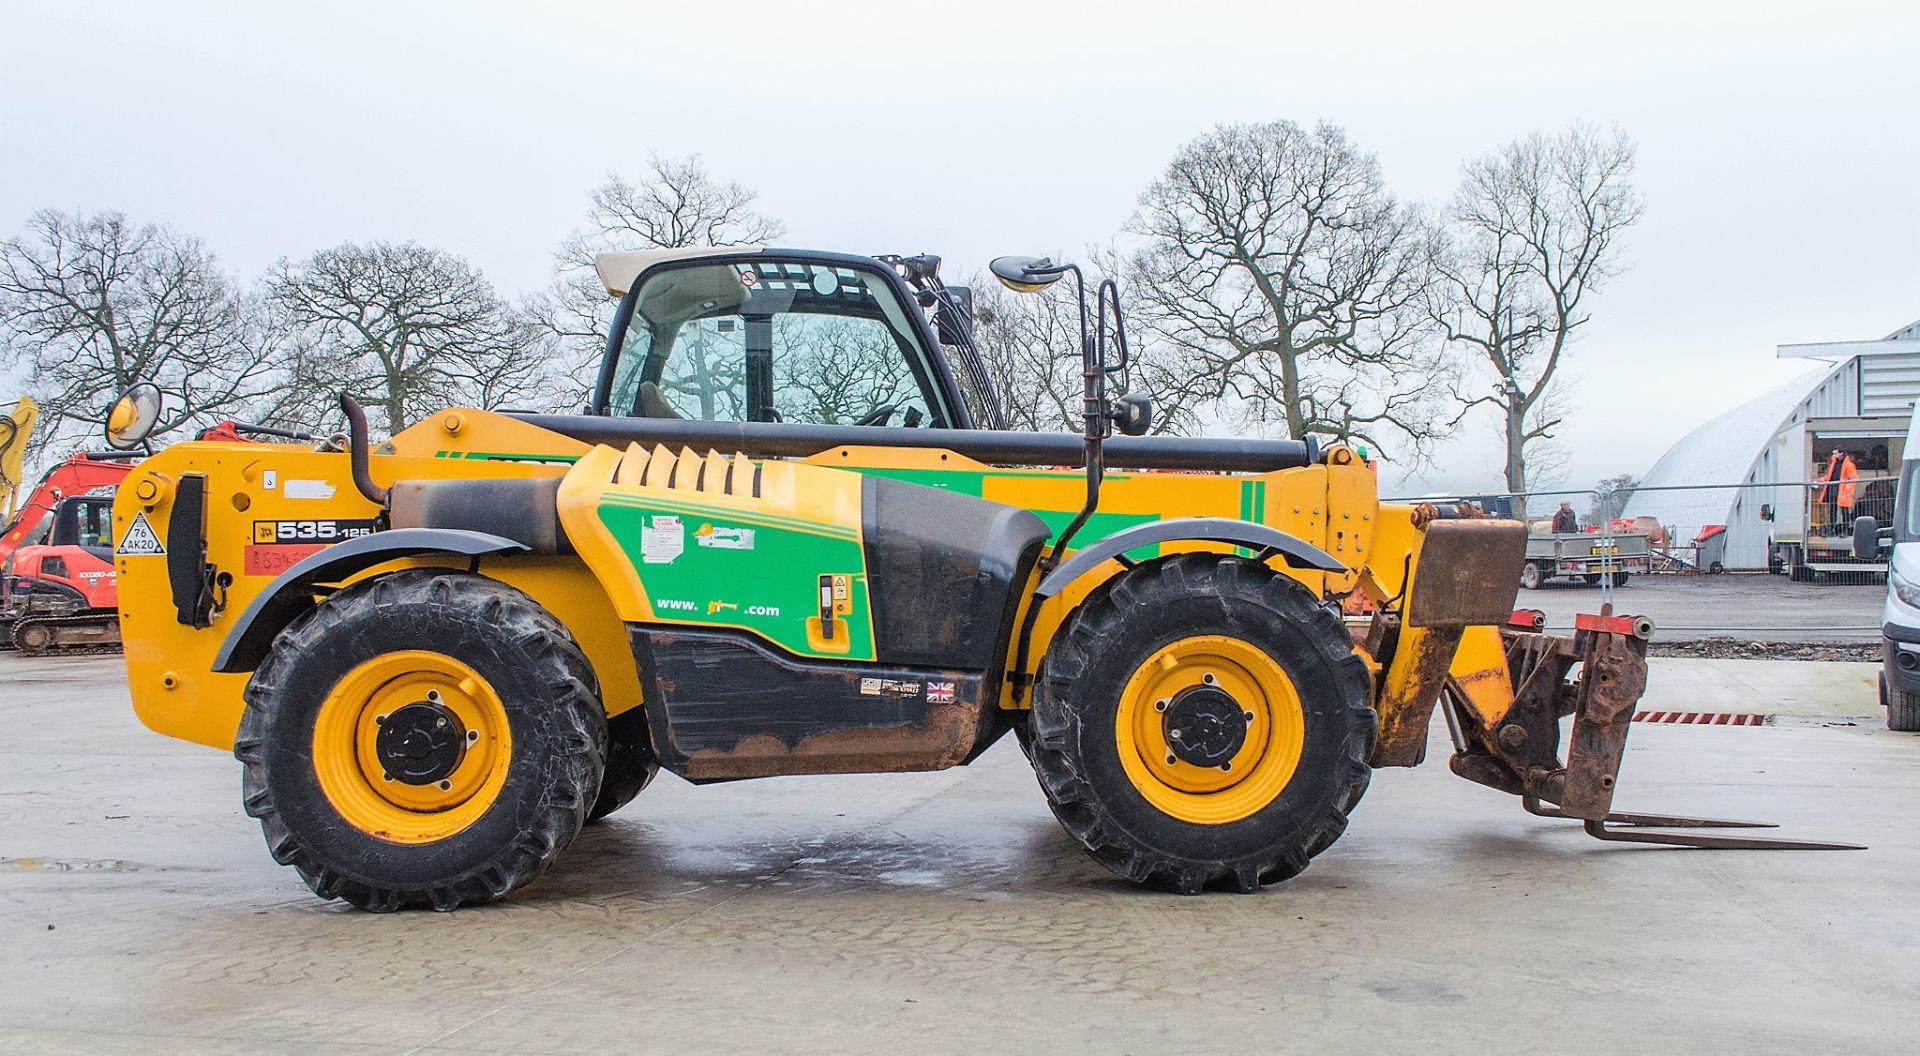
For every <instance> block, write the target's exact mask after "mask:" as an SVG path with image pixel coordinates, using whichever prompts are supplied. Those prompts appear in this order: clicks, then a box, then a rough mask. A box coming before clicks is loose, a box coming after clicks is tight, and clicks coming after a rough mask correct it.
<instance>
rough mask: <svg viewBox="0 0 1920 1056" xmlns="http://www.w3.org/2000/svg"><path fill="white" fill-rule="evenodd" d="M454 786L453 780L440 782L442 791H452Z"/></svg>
mask: <svg viewBox="0 0 1920 1056" xmlns="http://www.w3.org/2000/svg"><path fill="white" fill-rule="evenodd" d="M452 788H453V782H451V781H442V782H440V791H442V792H447V791H451V790H452Z"/></svg>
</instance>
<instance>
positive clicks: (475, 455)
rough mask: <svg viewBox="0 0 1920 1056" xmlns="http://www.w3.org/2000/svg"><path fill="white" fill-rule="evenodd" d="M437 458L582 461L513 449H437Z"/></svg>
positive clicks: (504, 460)
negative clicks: (514, 450)
mask: <svg viewBox="0 0 1920 1056" xmlns="http://www.w3.org/2000/svg"><path fill="white" fill-rule="evenodd" d="M433 457H435V458H465V459H472V460H474V461H478V462H565V463H567V464H569V465H571V464H573V463H575V462H578V461H580V456H579V455H533V454H526V453H524V452H513V451H435V452H434V453H433Z"/></svg>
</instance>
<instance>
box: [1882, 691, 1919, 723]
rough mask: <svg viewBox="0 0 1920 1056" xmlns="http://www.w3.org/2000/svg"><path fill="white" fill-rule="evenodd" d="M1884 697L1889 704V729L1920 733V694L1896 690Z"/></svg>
mask: <svg viewBox="0 0 1920 1056" xmlns="http://www.w3.org/2000/svg"><path fill="white" fill-rule="evenodd" d="M1884 696H1885V698H1886V703H1887V729H1889V730H1897V731H1899V732H1901V733H1920V693H1907V692H1905V691H1902V690H1898V689H1896V690H1894V691H1892V692H1891V693H1886V694H1884Z"/></svg>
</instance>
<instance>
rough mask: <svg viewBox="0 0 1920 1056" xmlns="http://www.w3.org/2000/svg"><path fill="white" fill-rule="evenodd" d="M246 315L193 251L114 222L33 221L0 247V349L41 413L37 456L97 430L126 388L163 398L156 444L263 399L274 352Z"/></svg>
mask: <svg viewBox="0 0 1920 1056" xmlns="http://www.w3.org/2000/svg"><path fill="white" fill-rule="evenodd" d="M256 308H257V305H255V304H252V303H250V302H249V301H248V299H247V298H245V297H243V296H242V295H241V294H240V293H239V292H238V291H237V290H236V289H235V288H234V285H233V283H232V281H231V280H230V279H229V278H228V277H227V276H226V275H225V274H224V273H222V272H221V271H220V269H219V266H218V264H217V263H216V261H215V260H214V256H213V254H212V253H210V252H208V251H207V249H206V247H205V246H204V245H203V244H202V243H201V242H200V240H199V239H197V238H194V237H192V236H190V235H185V234H182V233H180V232H178V231H175V230H173V229H172V228H170V227H166V226H163V225H156V224H135V223H133V222H132V221H130V220H128V219H127V217H126V216H125V215H123V214H121V213H116V212H105V213H94V214H91V215H85V216H82V215H78V214H73V213H63V212H57V211H54V210H51V209H48V210H42V211H40V212H37V213H35V214H33V216H32V217H30V218H29V219H28V220H27V226H26V230H25V231H24V232H23V233H22V234H20V235H18V236H16V237H14V238H11V239H8V240H7V241H5V242H0V348H4V349H5V351H6V355H7V359H8V360H10V361H12V362H13V363H14V364H16V365H18V366H20V367H22V368H24V374H25V375H26V377H25V382H26V385H27V388H28V389H29V391H30V392H31V393H32V394H33V396H34V398H35V399H36V400H38V401H39V403H40V405H41V408H42V416H43V417H42V421H43V423H45V424H44V425H43V427H42V429H41V430H40V432H39V434H38V438H37V443H36V444H35V448H36V451H37V450H39V449H45V448H47V447H48V446H50V445H58V444H64V443H67V442H71V441H72V440H74V439H75V438H77V437H78V436H80V435H82V434H84V433H86V432H89V431H91V430H93V429H97V428H99V425H100V421H101V416H102V414H103V413H104V412H105V410H106V406H107V404H108V403H110V402H111V401H112V400H113V397H114V395H115V394H116V393H117V392H119V391H120V390H121V389H123V388H125V387H127V386H128V385H130V384H132V383H134V382H136V381H150V382H153V383H154V384H156V385H158V386H159V387H160V389H161V391H162V392H163V393H164V394H165V397H166V398H165V400H164V402H163V410H162V414H161V418H160V421H159V424H158V426H157V427H156V428H155V430H154V435H156V436H164V435H167V434H169V433H173V432H176V431H177V430H181V429H183V428H187V427H192V426H204V425H208V424H211V423H212V422H213V421H214V420H216V419H217V418H219V417H222V416H226V415H232V414H236V413H241V412H243V411H245V410H247V409H250V408H251V407H253V406H255V405H256V404H257V403H259V402H260V401H261V400H262V399H263V398H268V397H271V396H272V394H273V393H274V391H275V390H276V389H277V388H278V387H279V384H280V381H281V380H282V379H281V376H280V375H279V374H278V373H276V367H277V365H278V364H277V360H278V355H277V353H278V349H277V346H276V345H275V343H274V342H273V341H272V340H271V339H270V335H268V334H267V332H266V331H264V330H262V329H260V328H259V327H258V326H257V325H256V324H257V323H258V322H259V319H260V316H259V314H258V312H257V310H256ZM47 426H52V427H51V428H48V427H47Z"/></svg>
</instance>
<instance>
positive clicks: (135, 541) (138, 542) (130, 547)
mask: <svg viewBox="0 0 1920 1056" xmlns="http://www.w3.org/2000/svg"><path fill="white" fill-rule="evenodd" d="M114 552H115V553H118V554H124V555H126V556H129V557H137V556H140V555H144V554H164V553H166V552H167V548H166V547H164V546H161V545H160V537H159V536H158V535H156V534H154V531H153V525H151V524H148V523H147V515H146V514H144V513H136V514H134V515H133V523H132V524H129V525H127V534H125V535H123V536H121V537H120V546H119V547H118V549H116V550H115V551H114Z"/></svg>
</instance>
